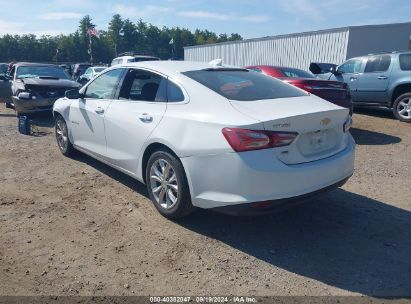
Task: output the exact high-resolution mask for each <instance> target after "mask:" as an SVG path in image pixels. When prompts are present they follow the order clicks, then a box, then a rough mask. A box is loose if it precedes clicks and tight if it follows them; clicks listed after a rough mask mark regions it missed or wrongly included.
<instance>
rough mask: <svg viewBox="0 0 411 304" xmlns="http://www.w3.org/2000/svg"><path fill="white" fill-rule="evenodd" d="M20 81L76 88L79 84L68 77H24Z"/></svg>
mask: <svg viewBox="0 0 411 304" xmlns="http://www.w3.org/2000/svg"><path fill="white" fill-rule="evenodd" d="M21 82H23V83H24V84H28V85H36V86H47V87H65V88H78V87H79V84H78V83H77V82H75V81H72V80H68V79H41V78H24V79H21Z"/></svg>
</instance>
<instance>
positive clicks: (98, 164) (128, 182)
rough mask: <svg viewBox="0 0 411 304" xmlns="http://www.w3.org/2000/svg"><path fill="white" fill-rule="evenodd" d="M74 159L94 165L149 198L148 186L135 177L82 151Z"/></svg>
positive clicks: (103, 172) (98, 169)
mask: <svg viewBox="0 0 411 304" xmlns="http://www.w3.org/2000/svg"><path fill="white" fill-rule="evenodd" d="M73 159H74V160H76V161H79V162H82V163H84V164H87V165H88V166H91V167H93V168H94V169H96V170H97V171H100V172H101V173H102V174H105V175H107V176H109V177H111V178H112V179H114V180H116V181H118V182H120V183H122V184H123V185H124V186H126V187H128V188H130V189H132V190H134V191H137V192H138V193H139V194H141V195H143V196H145V197H146V198H148V197H149V196H148V193H147V188H146V186H145V185H144V184H142V183H140V182H138V181H137V180H135V179H134V178H132V177H130V176H128V175H127V174H124V173H122V172H120V171H118V170H115V169H113V168H111V167H110V166H108V165H106V164H104V163H102V162H100V161H98V160H96V159H94V158H92V157H90V156H88V155H86V154H84V153H81V152H77V153H76V154H75V155H74V156H73Z"/></svg>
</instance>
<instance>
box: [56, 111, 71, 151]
mask: <svg viewBox="0 0 411 304" xmlns="http://www.w3.org/2000/svg"><path fill="white" fill-rule="evenodd" d="M55 131H56V140H57V145H58V147H59V149H60V151H61V153H63V155H65V156H71V155H73V154H74V152H75V151H76V150H75V149H74V147H73V145H72V144H71V142H70V139H69V137H68V128H67V124H66V122H65V121H64V119H63V117H62V116H60V115H58V116H57V117H56V121H55Z"/></svg>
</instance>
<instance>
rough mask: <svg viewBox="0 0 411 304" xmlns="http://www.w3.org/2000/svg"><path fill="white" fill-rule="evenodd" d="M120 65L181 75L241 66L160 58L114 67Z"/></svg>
mask: <svg viewBox="0 0 411 304" xmlns="http://www.w3.org/2000/svg"><path fill="white" fill-rule="evenodd" d="M119 67H134V68H146V69H149V70H153V71H157V72H160V73H163V74H167V75H170V76H172V75H179V74H181V73H184V72H188V71H196V70H204V69H212V68H215V69H218V68H239V67H233V66H224V65H223V66H215V65H212V64H210V63H205V62H197V61H173V60H158V61H139V62H130V63H124V64H121V65H116V66H113V68H119Z"/></svg>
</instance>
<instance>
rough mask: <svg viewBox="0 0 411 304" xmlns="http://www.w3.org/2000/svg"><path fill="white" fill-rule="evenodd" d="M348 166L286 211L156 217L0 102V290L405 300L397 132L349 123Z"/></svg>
mask: <svg viewBox="0 0 411 304" xmlns="http://www.w3.org/2000/svg"><path fill="white" fill-rule="evenodd" d="M354 120H355V123H354V129H353V130H352V133H353V135H354V137H355V139H356V141H357V144H358V146H357V158H356V172H355V175H354V176H353V178H352V179H351V180H350V181H349V182H348V183H347V184H346V185H345V186H344V187H343V188H342V189H338V190H335V191H333V192H330V193H328V194H324V195H322V196H320V197H318V198H316V199H314V200H312V201H311V202H309V203H306V204H304V205H301V206H299V207H296V208H294V209H292V210H288V211H286V212H283V213H280V214H276V215H270V216H265V217H258V218H239V217H230V216H226V215H221V214H217V213H214V212H210V211H201V212H197V213H196V214H195V215H194V216H192V217H191V218H189V219H187V220H185V221H182V222H179V223H175V222H171V221H168V220H166V219H164V218H162V217H161V216H160V215H159V214H158V213H157V212H156V210H155V209H154V207H153V206H152V205H151V203H150V201H149V200H148V199H147V194H146V190H145V187H144V186H143V185H141V184H139V183H138V182H136V181H134V180H133V179H131V178H129V177H127V176H125V175H123V174H121V173H118V172H116V171H114V170H113V169H111V168H109V167H107V166H105V165H103V164H101V163H99V162H97V161H94V160H93V159H91V158H90V157H87V156H85V155H79V156H76V158H74V159H69V158H65V157H63V156H62V155H61V154H60V152H59V151H58V148H57V146H56V144H55V140H54V134H53V129H52V127H51V124H50V123H47V122H45V123H44V125H43V127H41V128H36V134H35V136H24V135H20V134H18V132H17V120H16V118H15V117H14V114H13V111H10V110H6V109H5V108H4V106H3V105H0V193H1V195H0V295H132V294H135V295H167V294H168V295H170V294H172V295H222V294H224V295H227V294H237V295H250V294H252V295H349V294H364V295H374V296H376V295H385V296H387V295H397V296H398V295H408V296H410V295H411V186H410V185H411V184H410V182H411V170H410V168H411V146H410V145H411V125H410V124H405V123H400V122H398V121H396V120H394V119H393V118H392V115H391V113H390V112H387V111H383V110H372V111H371V110H367V111H365V110H362V111H361V113H360V114H358V113H357V114H355V115H354Z"/></svg>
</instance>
